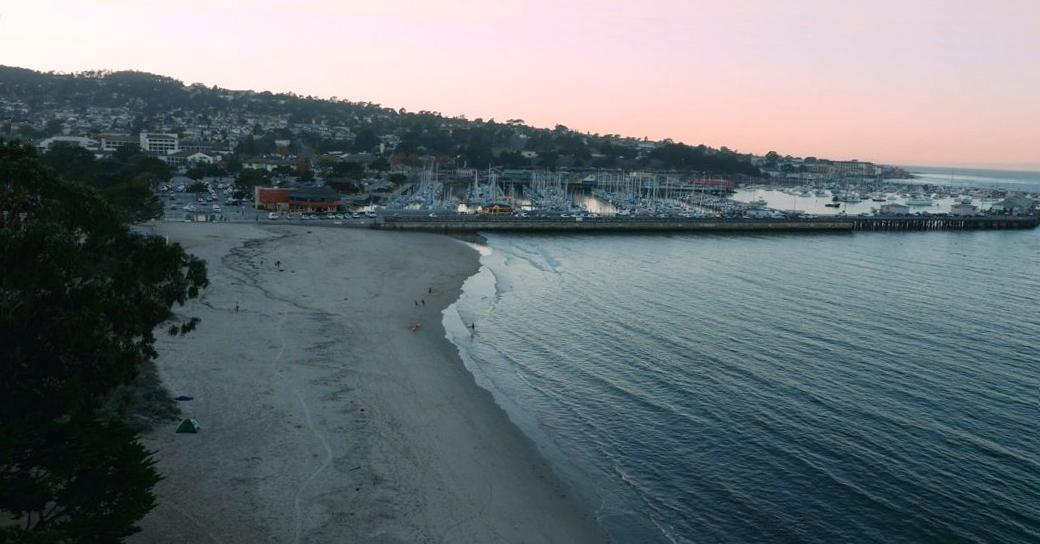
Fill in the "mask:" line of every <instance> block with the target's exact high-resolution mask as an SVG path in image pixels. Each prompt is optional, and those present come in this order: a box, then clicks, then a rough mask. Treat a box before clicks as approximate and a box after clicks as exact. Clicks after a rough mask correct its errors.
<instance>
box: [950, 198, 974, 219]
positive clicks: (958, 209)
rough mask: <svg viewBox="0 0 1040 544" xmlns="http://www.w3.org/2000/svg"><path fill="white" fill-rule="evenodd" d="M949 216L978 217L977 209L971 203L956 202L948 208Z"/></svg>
mask: <svg viewBox="0 0 1040 544" xmlns="http://www.w3.org/2000/svg"><path fill="white" fill-rule="evenodd" d="M950 215H952V216H953V217H972V216H975V215H979V207H978V206H976V205H974V204H972V203H971V202H957V203H956V204H954V205H952V206H950Z"/></svg>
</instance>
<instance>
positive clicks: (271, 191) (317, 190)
mask: <svg viewBox="0 0 1040 544" xmlns="http://www.w3.org/2000/svg"><path fill="white" fill-rule="evenodd" d="M253 200H254V203H255V205H256V207H257V208H258V209H263V210H270V211H276V212H282V213H285V212H300V213H316V212H317V213H328V212H335V211H336V210H338V209H339V207H340V206H341V205H342V204H343V199H342V197H340V195H339V193H337V192H336V191H335V190H334V189H332V188H330V187H312V188H300V189H275V188H271V187H256V188H255V189H254V198H253Z"/></svg>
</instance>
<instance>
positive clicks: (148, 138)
mask: <svg viewBox="0 0 1040 544" xmlns="http://www.w3.org/2000/svg"><path fill="white" fill-rule="evenodd" d="M141 149H142V150H144V151H150V152H152V153H158V154H160V155H170V154H172V153H176V152H178V151H180V150H181V148H180V138H179V137H178V136H177V135H176V134H166V133H159V132H142V133H141Z"/></svg>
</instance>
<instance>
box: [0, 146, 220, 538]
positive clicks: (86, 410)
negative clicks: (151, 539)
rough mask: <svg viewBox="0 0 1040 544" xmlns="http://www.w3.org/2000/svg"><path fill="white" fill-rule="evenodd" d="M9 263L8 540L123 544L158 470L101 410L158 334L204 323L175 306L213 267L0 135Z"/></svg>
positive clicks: (1, 229)
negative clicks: (134, 225) (136, 229)
mask: <svg viewBox="0 0 1040 544" xmlns="http://www.w3.org/2000/svg"><path fill="white" fill-rule="evenodd" d="M0 261H2V262H3V263H4V266H3V267H0V436H2V437H3V439H2V440H0V542H4V543H5V544H6V543H9V542H10V543H15V542H17V543H30V542H31V543H43V542H46V543H51V542H61V543H95V542H97V543H100V542H120V541H122V540H123V539H124V538H125V537H126V536H128V535H130V534H133V533H134V532H136V531H137V529H136V527H135V524H136V523H137V522H138V520H140V519H141V518H142V517H143V516H144V515H145V514H146V513H147V512H148V511H149V510H151V508H152V507H153V506H154V504H155V498H154V496H153V494H152V487H153V486H154V485H155V483H156V482H157V481H158V479H159V475H158V474H157V473H156V471H155V468H154V466H153V461H152V460H151V457H150V454H149V452H148V451H146V450H145V449H144V447H143V446H141V444H140V443H138V442H137V440H136V436H135V434H134V431H132V430H130V429H129V428H128V427H127V425H126V424H125V423H123V422H121V421H114V420H112V419H111V418H105V417H101V416H100V415H99V411H98V409H99V407H100V406H101V405H102V403H103V400H104V398H105V396H106V394H107V393H109V392H111V391H112V390H113V389H115V388H116V387H118V386H120V385H123V384H127V383H129V382H130V381H131V380H132V379H133V378H134V377H135V376H136V375H137V373H138V371H139V369H140V368H141V367H142V365H143V364H144V363H146V362H148V361H150V360H153V359H154V358H155V357H156V356H157V353H156V351H155V347H154V344H155V336H154V331H155V330H156V328H157V327H159V326H160V325H162V326H164V327H167V329H168V331H169V332H170V333H171V334H185V333H187V332H189V331H191V330H192V329H193V328H194V327H195V325H196V323H197V319H194V318H193V319H189V320H179V319H175V315H174V313H173V306H174V305H175V304H177V305H183V304H184V303H185V302H186V301H187V300H188V299H191V298H195V297H197V296H198V294H199V290H200V289H202V288H204V287H205V286H206V285H208V280H207V278H206V267H205V263H204V262H203V261H200V260H199V259H197V258H195V257H193V256H191V255H188V254H187V253H185V251H184V250H183V248H181V247H180V246H179V245H177V244H173V245H168V244H166V243H165V241H164V240H162V239H161V238H159V237H154V236H153V237H146V236H143V235H140V234H135V233H133V232H131V231H130V230H129V229H128V228H127V227H126V226H125V224H123V223H122V222H120V220H119V217H118V214H117V213H115V210H114V208H113V207H112V206H111V205H110V204H108V203H107V202H106V201H105V200H104V199H103V198H102V197H101V196H100V194H99V193H98V192H97V191H96V190H95V189H93V188H91V187H88V186H86V185H83V184H79V183H72V182H68V181H66V180H64V179H62V178H61V177H59V176H58V175H57V174H56V173H55V172H54V171H53V170H50V169H48V168H46V167H45V166H43V165H42V164H41V163H40V161H39V159H38V157H37V156H36V152H35V151H34V150H33V148H31V147H29V146H22V145H20V144H16V143H12V142H5V141H2V140H0Z"/></svg>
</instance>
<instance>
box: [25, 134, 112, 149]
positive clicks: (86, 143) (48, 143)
mask: <svg viewBox="0 0 1040 544" xmlns="http://www.w3.org/2000/svg"><path fill="white" fill-rule="evenodd" d="M56 145H71V146H77V147H82V148H83V149H86V150H88V151H99V150H100V149H101V143H100V142H98V141H97V140H95V139H93V138H87V137H85V136H53V137H50V138H47V139H45V140H42V141H41V142H40V143H38V144H36V147H37V149H39V150H40V151H43V152H47V151H50V150H51V148H52V147H54V146H56Z"/></svg>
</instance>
